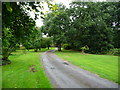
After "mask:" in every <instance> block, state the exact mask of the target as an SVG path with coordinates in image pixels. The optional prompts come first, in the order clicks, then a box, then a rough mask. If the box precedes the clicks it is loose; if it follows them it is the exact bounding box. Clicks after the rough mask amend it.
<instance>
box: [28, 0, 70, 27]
mask: <svg viewBox="0 0 120 90" xmlns="http://www.w3.org/2000/svg"><path fill="white" fill-rule="evenodd" d="M53 3H57V4H58V3H63V4H64V5H65V6H66V7H69V3H71V0H54V2H53ZM43 6H44V10H42V11H43V12H44V13H45V12H46V11H48V10H49V9H48V7H47V4H46V3H44V4H43ZM30 16H31V17H32V18H34V17H35V14H34V11H31V12H30ZM35 22H36V26H37V27H41V26H42V25H43V22H42V19H41V18H39V19H37V20H35Z"/></svg>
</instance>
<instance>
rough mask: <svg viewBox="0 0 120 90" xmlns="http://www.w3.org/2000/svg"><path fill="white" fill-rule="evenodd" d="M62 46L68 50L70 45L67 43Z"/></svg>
mask: <svg viewBox="0 0 120 90" xmlns="http://www.w3.org/2000/svg"><path fill="white" fill-rule="evenodd" d="M63 48H64V49H66V50H69V49H71V46H70V45H69V44H64V45H63Z"/></svg>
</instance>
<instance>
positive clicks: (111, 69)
mask: <svg viewBox="0 0 120 90" xmlns="http://www.w3.org/2000/svg"><path fill="white" fill-rule="evenodd" d="M55 54H56V55H58V56H59V57H61V58H62V59H64V60H67V61H69V62H70V63H72V64H74V65H77V66H79V67H80V68H83V69H85V70H88V71H90V72H93V73H95V74H98V75H99V76H100V77H103V78H106V79H109V80H111V81H113V82H116V83H119V84H120V82H118V56H111V55H95V54H81V53H80V52H77V51H70V50H63V51H62V52H55Z"/></svg>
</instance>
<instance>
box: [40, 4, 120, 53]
mask: <svg viewBox="0 0 120 90" xmlns="http://www.w3.org/2000/svg"><path fill="white" fill-rule="evenodd" d="M119 5H120V2H72V3H71V4H70V8H66V7H65V6H64V5H62V4H59V5H58V9H57V11H52V12H50V13H48V14H47V17H46V18H45V19H44V25H43V26H42V27H41V29H42V31H43V32H44V33H45V34H48V36H49V37H51V36H52V37H53V40H54V42H55V43H56V45H57V46H58V50H59V51H61V47H62V46H64V44H65V46H66V47H67V48H68V49H74V50H80V49H82V48H83V47H85V46H87V47H88V48H89V49H87V50H86V52H89V53H95V54H101V53H102V54H105V53H107V52H108V51H109V50H110V49H112V48H120V39H119V38H120V37H119V34H120V28H119V17H120V16H119V15H120V9H119ZM56 12H57V13H58V14H57V15H55V16H54V13H56Z"/></svg>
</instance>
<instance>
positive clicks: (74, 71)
mask: <svg viewBox="0 0 120 90" xmlns="http://www.w3.org/2000/svg"><path fill="white" fill-rule="evenodd" d="M54 51H55V50H51V51H47V52H44V53H43V54H42V57H41V58H42V63H43V66H44V69H45V72H46V74H47V76H48V77H49V79H50V81H51V83H52V84H53V86H54V88H118V85H117V84H115V83H113V82H111V81H109V80H106V79H103V78H100V77H99V76H97V75H95V74H93V73H91V72H89V71H86V70H83V69H81V68H79V67H77V66H74V65H72V64H70V63H68V62H66V61H63V60H62V59H60V58H59V57H57V56H56V55H54V54H53V52H54Z"/></svg>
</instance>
